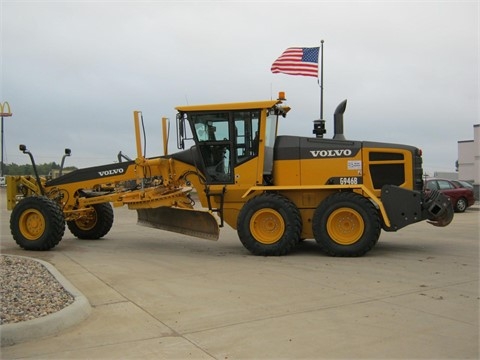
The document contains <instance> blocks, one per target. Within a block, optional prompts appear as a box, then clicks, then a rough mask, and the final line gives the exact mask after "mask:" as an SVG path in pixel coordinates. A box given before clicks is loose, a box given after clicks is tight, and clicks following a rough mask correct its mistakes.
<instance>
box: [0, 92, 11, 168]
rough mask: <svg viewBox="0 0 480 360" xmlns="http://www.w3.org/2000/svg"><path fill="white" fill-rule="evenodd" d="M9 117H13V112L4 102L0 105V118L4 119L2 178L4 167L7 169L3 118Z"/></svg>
mask: <svg viewBox="0 0 480 360" xmlns="http://www.w3.org/2000/svg"><path fill="white" fill-rule="evenodd" d="M9 116H12V111H11V110H10V104H9V103H8V102H6V101H5V102H3V103H0V117H1V118H2V166H1V168H2V169H1V171H2V175H1V176H2V177H3V175H4V171H3V169H4V167H5V164H4V163H3V153H4V148H5V145H4V142H3V118H4V117H9Z"/></svg>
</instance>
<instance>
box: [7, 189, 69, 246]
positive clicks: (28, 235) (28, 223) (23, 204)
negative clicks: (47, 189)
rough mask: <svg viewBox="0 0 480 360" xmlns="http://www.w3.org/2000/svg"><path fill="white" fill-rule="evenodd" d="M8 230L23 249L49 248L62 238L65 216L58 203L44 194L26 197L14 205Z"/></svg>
mask: <svg viewBox="0 0 480 360" xmlns="http://www.w3.org/2000/svg"><path fill="white" fill-rule="evenodd" d="M10 231H11V233H12V236H13V238H14V239H15V242H16V243H17V244H18V245H19V246H20V247H21V248H23V249H25V250H50V249H52V248H54V247H55V246H56V245H57V244H58V243H59V242H60V240H62V237H63V234H64V232H65V218H64V216H63V211H62V209H61V208H60V207H59V206H58V204H57V203H56V202H55V201H53V200H50V199H49V198H47V197H45V196H30V197H26V198H24V199H22V200H20V202H19V203H18V204H17V205H15V207H14V208H13V211H12V214H11V216H10Z"/></svg>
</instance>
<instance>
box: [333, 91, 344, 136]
mask: <svg viewBox="0 0 480 360" xmlns="http://www.w3.org/2000/svg"><path fill="white" fill-rule="evenodd" d="M346 107H347V100H343V101H342V102H341V103H340V104H338V106H337V108H336V109H335V113H334V114H333V133H334V135H333V139H335V140H346V139H345V136H344V135H343V113H344V112H345V109H346Z"/></svg>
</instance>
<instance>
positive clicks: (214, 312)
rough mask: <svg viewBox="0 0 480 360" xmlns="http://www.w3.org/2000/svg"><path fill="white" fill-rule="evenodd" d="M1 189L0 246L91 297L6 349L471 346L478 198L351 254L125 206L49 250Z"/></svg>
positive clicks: (188, 354)
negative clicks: (280, 243)
mask: <svg viewBox="0 0 480 360" xmlns="http://www.w3.org/2000/svg"><path fill="white" fill-rule="evenodd" d="M2 195H3V194H2ZM0 201H1V204H0V206H1V226H2V227H1V242H0V246H1V247H0V249H1V252H2V253H3V254H14V255H22V256H30V257H34V258H38V259H42V260H45V261H47V262H49V263H51V264H53V265H54V266H55V267H56V268H57V269H58V270H59V271H60V272H61V273H62V274H63V275H64V276H65V277H66V278H67V279H68V280H69V281H70V282H71V283H72V284H73V285H74V286H76V287H77V289H78V290H80V291H81V292H82V293H83V294H84V295H85V296H86V297H87V298H88V300H89V301H90V303H91V305H92V307H93V311H92V313H91V315H90V316H89V317H88V318H87V319H86V320H85V321H83V322H82V323H80V324H78V325H76V326H74V327H71V328H69V329H67V330H65V331H63V332H62V333H60V334H59V335H57V336H52V337H47V338H43V339H39V340H32V341H29V342H26V343H21V344H17V345H14V346H10V347H4V348H2V349H1V352H2V354H1V356H2V358H3V359H19V358H22V359H23V358H35V359H39V358H45V359H46V358H48V359H121V358H124V359H130V358H132V359H133V358H142V359H184V358H192V359H240V358H243V359H267V358H270V359H279V358H285V359H302V358H305V359H307V358H308V359H320V358H342V359H347V358H348V359H352V358H368V359H370V358H382V359H385V358H389V359H392V358H408V359H411V358H430V359H440V358H455V359H467V358H470V359H478V358H479V215H480V211H479V208H478V206H475V207H474V208H472V209H469V210H467V212H466V213H464V214H456V216H455V219H454V221H453V223H452V224H451V225H450V226H449V227H446V228H435V227H433V226H431V225H428V224H426V223H421V224H416V225H413V226H410V227H407V228H405V229H403V230H401V231H399V232H398V233H385V232H383V233H382V236H381V238H380V241H379V243H378V245H377V246H376V248H375V249H374V250H373V251H371V252H370V253H369V254H367V255H366V256H364V257H361V258H353V259H348V258H331V257H327V256H325V255H323V254H322V253H321V252H319V250H318V248H317V246H316V244H315V242H314V241H312V240H308V241H305V242H303V243H301V244H300V245H299V246H298V249H297V250H296V251H295V252H294V253H292V254H290V255H288V256H284V257H256V256H252V255H250V254H249V253H248V252H247V250H245V249H244V248H243V246H242V244H241V243H240V241H239V240H238V238H237V235H236V232H234V231H233V230H232V229H229V228H224V229H222V231H221V236H220V240H219V241H218V242H211V241H208V240H197V239H194V238H191V237H187V236H182V235H177V234H173V233H167V232H163V231H159V230H155V229H150V228H144V227H140V226H137V225H136V213H135V212H133V211H129V210H127V209H126V208H119V209H115V224H114V227H113V228H112V230H111V231H110V233H109V234H108V235H107V236H106V237H105V238H104V239H101V240H96V241H86V240H77V239H75V238H74V237H73V236H72V235H71V234H70V233H69V232H68V230H66V233H65V237H64V239H63V240H62V241H61V242H60V244H59V245H58V247H56V248H55V249H54V250H52V251H47V252H30V251H24V250H21V249H20V248H19V247H18V246H17V245H16V244H15V242H14V241H13V239H12V238H11V235H10V234H9V228H8V221H9V212H7V211H6V210H5V199H4V196H2V198H1V199H0Z"/></svg>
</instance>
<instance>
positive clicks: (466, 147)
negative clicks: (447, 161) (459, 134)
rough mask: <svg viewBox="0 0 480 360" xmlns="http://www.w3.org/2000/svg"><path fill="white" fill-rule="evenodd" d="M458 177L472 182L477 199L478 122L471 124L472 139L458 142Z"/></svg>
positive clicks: (479, 170)
mask: <svg viewBox="0 0 480 360" xmlns="http://www.w3.org/2000/svg"><path fill="white" fill-rule="evenodd" d="M458 179H459V180H467V181H471V182H473V185H474V188H475V194H476V198H477V199H478V189H479V186H480V124H475V125H473V140H464V141H459V142H458Z"/></svg>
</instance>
